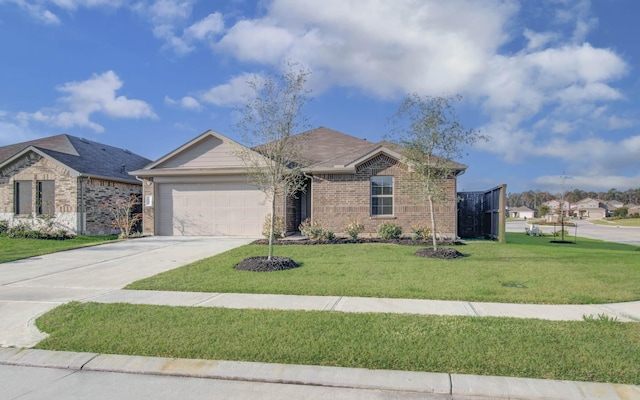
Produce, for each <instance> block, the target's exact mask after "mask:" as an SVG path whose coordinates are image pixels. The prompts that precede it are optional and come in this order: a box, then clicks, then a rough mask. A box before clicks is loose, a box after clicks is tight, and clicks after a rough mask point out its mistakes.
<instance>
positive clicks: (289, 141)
mask: <svg viewBox="0 0 640 400" xmlns="http://www.w3.org/2000/svg"><path fill="white" fill-rule="evenodd" d="M309 74H310V72H309V71H307V70H305V69H303V68H301V67H300V66H299V65H297V64H294V63H293V64H292V63H290V62H287V63H285V64H284V72H283V73H282V74H281V75H270V76H266V77H265V76H255V77H254V78H252V79H250V80H249V81H248V82H247V84H248V85H249V88H250V89H251V96H250V97H249V98H247V99H246V101H245V103H244V104H243V105H242V106H241V107H240V108H239V109H238V112H239V114H240V118H239V120H238V123H237V125H236V129H238V130H239V132H240V134H241V135H242V138H243V141H244V142H245V144H247V145H248V147H251V148H253V150H252V149H249V148H245V149H243V150H240V151H239V152H238V156H239V157H240V158H241V159H242V161H243V163H244V165H245V167H246V168H247V171H248V176H249V182H250V183H251V184H252V185H254V186H256V187H257V188H258V189H260V190H261V191H262V192H263V193H264V194H265V197H266V198H267V200H268V201H270V202H271V217H270V220H271V223H270V228H269V256H268V258H267V259H268V260H271V257H272V256H273V230H274V223H275V220H276V218H274V216H275V215H276V200H277V199H278V197H283V198H287V197H289V196H292V195H295V194H296V193H297V192H299V191H301V190H304V188H305V186H304V185H305V177H304V175H303V174H302V171H301V168H302V167H303V165H302V164H301V162H300V157H299V155H300V147H299V146H301V145H303V141H302V140H295V139H293V138H292V136H293V134H294V133H295V132H300V131H303V130H305V129H306V119H305V117H304V115H303V113H302V108H303V107H304V105H305V104H306V103H307V101H308V100H309V94H310V91H309V90H307V88H306V87H305V84H306V81H307V77H308V76H309Z"/></svg>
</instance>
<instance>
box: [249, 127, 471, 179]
mask: <svg viewBox="0 0 640 400" xmlns="http://www.w3.org/2000/svg"><path fill="white" fill-rule="evenodd" d="M292 139H294V143H295V141H303V143H302V145H301V146H298V147H299V148H300V150H301V154H300V157H301V161H302V163H303V164H304V165H305V166H306V167H307V168H308V169H309V170H311V171H313V170H314V169H316V170H318V169H320V170H325V169H331V168H334V167H337V166H345V165H348V164H350V163H351V162H353V161H356V160H358V159H360V158H362V157H364V156H366V155H367V154H370V153H372V152H374V151H375V150H376V149H378V148H382V147H384V148H386V149H388V150H391V151H395V152H397V153H402V146H399V145H397V144H395V143H391V142H386V141H381V142H369V141H367V140H365V139H359V138H357V137H354V136H351V135H347V134H345V133H342V132H338V131H336V130H333V129H329V128H325V127H324V126H321V127H319V128H316V129H312V130H310V131H307V132H303V133H300V134H297V135H294V136H292ZM256 150H257V151H260V146H258V147H257V148H256ZM452 163H453V164H452V165H453V167H454V168H456V169H460V170H464V169H466V168H467V166H466V165H463V164H459V163H456V162H452Z"/></svg>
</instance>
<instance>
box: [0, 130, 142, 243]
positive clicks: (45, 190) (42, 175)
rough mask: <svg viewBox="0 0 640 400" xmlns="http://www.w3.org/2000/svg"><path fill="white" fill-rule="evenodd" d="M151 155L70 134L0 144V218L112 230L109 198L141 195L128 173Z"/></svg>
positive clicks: (92, 230)
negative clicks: (106, 205) (144, 156)
mask: <svg viewBox="0 0 640 400" xmlns="http://www.w3.org/2000/svg"><path fill="white" fill-rule="evenodd" d="M148 162H150V160H148V159H146V158H143V157H140V156H138V155H135V154H133V153H131V152H129V151H126V150H123V149H119V148H115V147H111V146H107V145H104V144H101V143H97V142H92V141H88V140H86V139H80V138H76V137H73V136H69V135H58V136H53V137H49V138H43V139H38V140H34V141H30V142H24V143H18V144H15V145H10V146H4V147H0V220H5V221H8V223H9V225H16V224H28V225H31V226H34V227H36V228H37V227H42V225H43V224H44V223H45V222H47V223H52V226H53V228H54V229H63V230H66V231H68V232H72V233H75V234H98V235H100V234H109V233H115V230H114V228H113V226H112V219H113V218H112V216H111V213H110V211H109V209H108V208H105V206H104V205H105V204H106V202H107V201H109V200H110V199H113V198H118V197H119V198H128V196H130V195H131V194H134V195H140V193H141V185H140V182H138V181H137V180H135V179H133V178H132V177H131V176H129V175H128V174H127V171H126V169H127V166H129V168H139V167H140V166H144V165H145V164H147V163H148Z"/></svg>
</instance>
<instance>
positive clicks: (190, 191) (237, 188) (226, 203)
mask: <svg viewBox="0 0 640 400" xmlns="http://www.w3.org/2000/svg"><path fill="white" fill-rule="evenodd" d="M269 208H270V207H269V204H268V202H265V201H264V193H262V192H261V191H260V190H258V189H256V188H255V187H253V186H250V185H247V184H246V183H161V184H158V202H157V204H156V215H157V218H158V219H157V222H158V234H160V235H165V236H177V235H180V236H212V235H213V236H215V235H232V236H242V235H260V234H261V232H262V224H263V223H264V219H265V217H266V216H267V215H268V214H269Z"/></svg>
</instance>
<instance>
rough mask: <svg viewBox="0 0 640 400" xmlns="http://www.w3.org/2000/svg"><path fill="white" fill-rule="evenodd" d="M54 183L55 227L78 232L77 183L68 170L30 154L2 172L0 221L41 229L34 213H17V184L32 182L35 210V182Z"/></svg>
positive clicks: (33, 208)
mask: <svg viewBox="0 0 640 400" xmlns="http://www.w3.org/2000/svg"><path fill="white" fill-rule="evenodd" d="M45 180H46V181H49V180H52V181H55V191H54V197H55V217H54V219H53V221H52V222H53V226H54V228H55V229H65V230H67V231H70V232H74V233H77V228H78V226H77V221H78V218H77V211H78V210H77V203H76V201H75V199H76V194H77V184H76V182H77V180H76V178H75V177H74V176H71V174H70V173H69V171H68V170H67V169H66V168H64V167H62V166H60V165H58V164H56V163H54V162H52V161H50V160H48V159H46V158H44V157H42V156H40V155H39V154H37V153H33V152H29V153H27V154H25V155H24V157H22V158H20V159H18V160H17V161H16V162H14V163H12V164H11V165H9V166H7V167H6V168H3V169H2V171H0V219H4V220H7V221H9V223H10V224H11V225H15V224H30V225H33V226H34V227H39V226H41V225H42V224H43V223H44V222H43V221H42V220H41V219H40V218H37V217H36V215H35V212H32V213H31V214H22V215H15V214H14V204H13V203H14V193H13V192H14V190H13V187H14V182H15V181H31V182H32V185H33V186H32V188H31V192H32V199H31V208H32V210H35V209H36V195H35V194H36V192H37V191H36V182H37V181H45Z"/></svg>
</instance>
